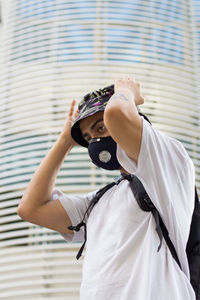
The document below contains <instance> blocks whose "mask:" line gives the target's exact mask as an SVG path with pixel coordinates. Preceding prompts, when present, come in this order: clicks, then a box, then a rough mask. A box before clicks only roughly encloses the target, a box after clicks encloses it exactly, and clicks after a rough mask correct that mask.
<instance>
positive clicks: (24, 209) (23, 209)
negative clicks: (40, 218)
mask: <svg viewBox="0 0 200 300" xmlns="http://www.w3.org/2000/svg"><path fill="white" fill-rule="evenodd" d="M17 214H18V216H19V217H20V218H21V219H23V220H25V221H29V222H30V221H31V216H32V215H33V212H32V211H31V209H30V207H28V206H27V205H25V204H24V203H20V204H19V205H18V208H17Z"/></svg>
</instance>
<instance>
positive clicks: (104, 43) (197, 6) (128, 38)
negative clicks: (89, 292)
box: [0, 0, 200, 300]
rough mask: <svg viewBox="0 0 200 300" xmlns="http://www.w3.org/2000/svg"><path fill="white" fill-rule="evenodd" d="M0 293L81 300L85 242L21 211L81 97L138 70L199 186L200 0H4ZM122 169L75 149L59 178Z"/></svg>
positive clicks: (149, 103) (79, 181)
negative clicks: (70, 240) (70, 239)
mask: <svg viewBox="0 0 200 300" xmlns="http://www.w3.org/2000/svg"><path fill="white" fill-rule="evenodd" d="M0 4H1V9H0V13H1V24H0V216H1V218H0V232H1V233H0V299H4V300H5V299H13V300H18V299H20V300H21V299H63V300H64V299H65V300H67V299H70V300H78V298H79V286H80V281H81V266H82V260H80V261H78V262H77V261H76V259H75V255H76V252H77V249H78V248H79V246H80V244H67V243H66V242H65V241H64V240H63V239H62V238H61V237H60V235H59V234H58V233H56V232H53V231H51V230H48V229H45V228H42V227H39V226H35V225H32V224H30V223H27V222H24V221H22V220H21V219H20V218H19V217H18V216H17V214H16V208H17V205H18V203H19V201H20V198H21V197H22V194H23V191H24V189H25V187H26V186H27V184H28V182H29V180H30V178H31V176H32V174H33V173H34V171H35V170H36V168H37V166H38V164H39V163H40V162H41V160H42V159H43V157H44V156H45V154H46V153H47V151H48V150H49V149H50V148H51V146H52V145H53V143H54V142H55V140H56V138H57V137H58V134H59V132H60V130H61V129H62V126H63V124H64V121H65V118H66V114H67V111H68V108H69V104H70V102H71V100H72V99H77V101H79V100H80V99H81V98H82V96H83V95H84V94H85V93H87V92H90V91H93V90H95V89H99V88H102V87H104V86H106V85H109V84H112V83H113V78H114V77H115V76H116V75H119V76H120V75H123V74H129V75H131V76H134V77H135V78H136V80H138V81H141V83H142V86H143V92H144V94H145V95H146V96H147V100H146V103H145V104H144V105H143V107H141V109H142V111H143V112H144V113H146V114H147V115H148V116H149V118H150V120H151V121H152V123H153V125H154V127H156V128H158V129H160V130H162V131H164V132H166V133H167V134H168V135H170V136H172V137H175V138H177V139H179V140H180V141H181V142H182V143H183V144H184V146H185V147H186V149H187V151H188V153H189V155H190V157H191V158H192V160H193V162H194V164H195V167H196V184H197V187H198V189H200V1H199V0H159V1H157V0H87V1H85V0H71V1H67V0H41V1H40V0H1V1H0ZM117 174H118V173H116V172H111V173H110V172H109V171H105V170H100V169H97V168H96V167H95V166H94V165H92V163H91V162H90V160H89V158H88V155H87V151H86V150H85V149H82V148H81V147H76V148H75V149H74V150H73V151H72V152H71V153H70V155H69V156H68V157H67V159H66V161H65V163H64V165H63V167H62V169H61V171H60V173H59V176H58V178H57V181H56V186H57V187H58V188H59V189H61V190H62V191H64V192H66V193H87V192H89V191H92V190H94V189H97V188H99V187H100V186H103V185H105V184H106V183H107V182H109V181H111V179H112V178H113V177H115V176H116V175H117Z"/></svg>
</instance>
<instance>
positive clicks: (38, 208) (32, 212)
mask: <svg viewBox="0 0 200 300" xmlns="http://www.w3.org/2000/svg"><path fill="white" fill-rule="evenodd" d="M74 107H75V100H73V101H72V103H71V107H70V110H69V113H68V116H67V120H66V123H65V125H64V128H63V131H62V132H61V134H60V136H59V138H58V140H57V141H56V143H55V144H54V146H53V147H52V149H51V150H50V151H49V152H48V154H47V156H46V157H45V158H44V160H43V161H42V162H41V164H40V166H39V167H38V169H37V170H36V172H35V174H34V175H33V177H32V179H31V181H30V183H29V185H28V186H27V189H26V191H25V193H24V195H23V197H22V200H21V202H20V204H19V206H18V210H17V213H18V215H19V216H20V217H21V218H22V219H24V220H26V221H28V222H31V223H34V224H37V225H41V226H44V227H47V228H50V229H53V230H56V231H58V232H62V233H70V234H71V233H72V232H71V231H69V230H68V229H67V227H68V226H70V225H71V221H70V219H69V217H68V215H67V214H66V212H65V210H64V208H63V207H62V205H61V204H60V201H59V200H51V194H52V191H53V187H54V184H55V180H56V176H57V174H58V171H59V169H60V167H61V165H62V163H63V161H64V158H65V156H66V155H67V154H68V153H69V152H70V150H71V149H72V148H73V146H74V145H75V141H74V140H73V139H72V137H71V126H72V122H73V120H74V118H75V117H76V114H77V112H75V111H74Z"/></svg>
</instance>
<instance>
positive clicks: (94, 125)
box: [83, 119, 103, 138]
mask: <svg viewBox="0 0 200 300" xmlns="http://www.w3.org/2000/svg"><path fill="white" fill-rule="evenodd" d="M102 121H103V119H99V120H97V121H96V122H94V124H92V126H91V127H90V130H93V129H94V128H95V127H96V125H97V124H98V123H99V122H102ZM88 135H89V134H88V133H87V132H86V133H84V134H83V138H86V137H87V136H88Z"/></svg>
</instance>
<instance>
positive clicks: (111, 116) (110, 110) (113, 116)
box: [104, 105, 122, 131]
mask: <svg viewBox="0 0 200 300" xmlns="http://www.w3.org/2000/svg"><path fill="white" fill-rule="evenodd" d="M120 115H122V111H121V108H120V106H119V105H115V106H114V105H107V106H106V109H105V111H104V123H105V126H106V128H107V129H108V131H109V130H110V129H111V128H112V126H113V124H116V122H118V121H119V116H120Z"/></svg>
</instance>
